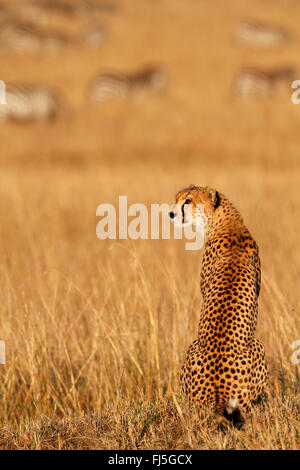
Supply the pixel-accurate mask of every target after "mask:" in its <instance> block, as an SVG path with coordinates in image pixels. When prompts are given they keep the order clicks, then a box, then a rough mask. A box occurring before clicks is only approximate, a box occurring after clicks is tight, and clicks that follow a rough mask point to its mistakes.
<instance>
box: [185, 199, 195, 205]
mask: <svg viewBox="0 0 300 470" xmlns="http://www.w3.org/2000/svg"><path fill="white" fill-rule="evenodd" d="M192 202H193V201H192V200H191V199H187V200H186V201H185V204H192Z"/></svg>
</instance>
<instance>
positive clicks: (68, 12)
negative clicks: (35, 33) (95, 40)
mask: <svg viewBox="0 0 300 470" xmlns="http://www.w3.org/2000/svg"><path fill="white" fill-rule="evenodd" d="M114 10H115V6H114V4H112V3H110V2H104V1H101V2H95V1H90V0H72V1H66V0H30V1H27V2H25V3H23V4H21V5H17V6H16V7H15V8H14V7H13V6H11V12H12V13H14V14H15V15H16V16H18V15H21V16H23V17H25V18H26V17H28V18H29V19H31V20H33V21H45V20H47V17H49V16H53V15H54V16H56V17H61V18H74V17H76V16H80V17H88V16H92V15H97V14H98V13H101V14H102V13H110V12H112V11H114Z"/></svg>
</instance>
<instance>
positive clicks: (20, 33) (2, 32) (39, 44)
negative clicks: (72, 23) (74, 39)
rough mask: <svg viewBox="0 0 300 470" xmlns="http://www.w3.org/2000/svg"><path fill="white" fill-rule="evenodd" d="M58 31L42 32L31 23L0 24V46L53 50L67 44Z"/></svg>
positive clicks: (20, 49)
mask: <svg viewBox="0 0 300 470" xmlns="http://www.w3.org/2000/svg"><path fill="white" fill-rule="evenodd" d="M68 42H69V39H68V38H67V37H66V36H64V35H62V34H60V33H56V32H55V33H54V32H51V33H50V32H49V33H44V32H42V31H39V30H38V29H37V28H36V27H35V26H33V25H32V24H31V23H15V22H9V23H6V24H4V25H1V26H0V46H1V47H4V48H9V49H11V50H14V51H32V52H37V51H55V50H57V48H59V47H61V46H63V45H65V44H68Z"/></svg>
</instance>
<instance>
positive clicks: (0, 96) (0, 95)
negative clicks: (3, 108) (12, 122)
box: [0, 80, 6, 105]
mask: <svg viewBox="0 0 300 470" xmlns="http://www.w3.org/2000/svg"><path fill="white" fill-rule="evenodd" d="M1 104H6V86H5V82H3V81H2V80H0V105H1Z"/></svg>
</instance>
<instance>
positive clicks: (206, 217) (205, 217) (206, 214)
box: [169, 186, 221, 231]
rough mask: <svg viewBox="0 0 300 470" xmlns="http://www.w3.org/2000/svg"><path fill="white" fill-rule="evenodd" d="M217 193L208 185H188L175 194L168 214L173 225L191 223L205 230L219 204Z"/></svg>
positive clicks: (219, 199)
mask: <svg viewBox="0 0 300 470" xmlns="http://www.w3.org/2000/svg"><path fill="white" fill-rule="evenodd" d="M220 201H221V197H220V195H219V193H218V192H217V191H216V190H215V189H213V188H210V187H205V188H203V187H199V186H190V187H188V188H184V189H182V190H181V191H179V192H178V193H177V194H176V203H175V204H174V205H173V206H172V208H171V211H170V212H169V216H170V218H171V219H172V221H173V223H174V225H177V226H185V225H193V226H195V227H196V228H198V229H199V228H200V229H202V230H204V231H205V229H206V228H207V226H208V225H209V223H210V222H211V221H212V219H213V218H214V214H215V210H216V209H217V208H218V206H219V205H220Z"/></svg>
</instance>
